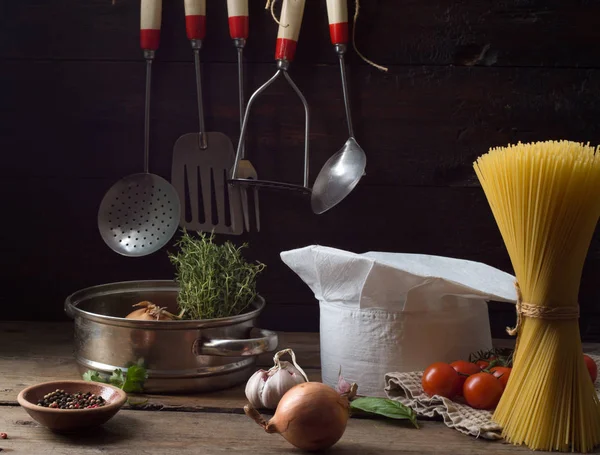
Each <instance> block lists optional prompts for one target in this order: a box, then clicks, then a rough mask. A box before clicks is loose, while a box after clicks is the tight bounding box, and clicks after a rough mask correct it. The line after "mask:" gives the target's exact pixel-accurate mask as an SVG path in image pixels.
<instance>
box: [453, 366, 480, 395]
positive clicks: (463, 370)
mask: <svg viewBox="0 0 600 455" xmlns="http://www.w3.org/2000/svg"><path fill="white" fill-rule="evenodd" d="M450 366H451V367H452V368H454V369H455V370H456V372H457V373H458V378H459V380H460V387H459V389H458V395H462V388H463V385H464V383H465V381H466V380H467V378H468V377H469V376H471V375H472V374H475V373H479V372H481V368H479V367H478V366H477V365H475V364H474V363H471V362H467V361H466V360H457V361H455V362H452V363H451V364H450Z"/></svg>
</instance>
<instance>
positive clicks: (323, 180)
mask: <svg viewBox="0 0 600 455" xmlns="http://www.w3.org/2000/svg"><path fill="white" fill-rule="evenodd" d="M327 16H328V18H329V34H330V36H331V43H332V44H333V45H334V46H335V51H336V53H337V54H338V56H339V59H340V71H341V76H342V91H343V94H344V107H345V108H346V122H347V123H348V134H349V136H350V137H349V138H348V140H347V141H346V143H345V144H344V145H343V147H342V148H341V149H340V150H339V151H338V152H336V153H335V154H334V155H333V156H331V158H329V159H328V160H327V161H326V162H325V164H324V165H323V168H322V169H321V171H320V172H319V175H317V178H316V179H315V182H314V183H313V188H312V194H311V198H310V204H311V207H312V210H313V212H314V213H317V214H321V213H324V212H326V211H327V210H329V209H331V208H332V207H334V206H336V205H337V204H339V203H340V202H341V201H342V200H343V199H344V198H345V197H346V196H348V194H350V193H351V192H352V190H353V189H354V187H355V186H356V185H357V184H358V182H359V180H360V179H361V178H362V176H363V175H365V167H366V165H367V157H366V155H365V152H364V150H363V149H362V148H361V147H360V145H358V142H356V139H355V138H354V129H353V128H352V117H351V115H350V100H349V99H348V98H349V97H348V84H347V81H346V65H345V64H344V54H345V53H346V45H347V43H348V4H347V0H327Z"/></svg>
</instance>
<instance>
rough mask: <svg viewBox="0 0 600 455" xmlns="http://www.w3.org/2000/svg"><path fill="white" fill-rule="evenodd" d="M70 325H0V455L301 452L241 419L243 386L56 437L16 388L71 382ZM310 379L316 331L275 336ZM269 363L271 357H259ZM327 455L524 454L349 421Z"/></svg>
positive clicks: (166, 402) (166, 401) (163, 402)
mask: <svg viewBox="0 0 600 455" xmlns="http://www.w3.org/2000/svg"><path fill="white" fill-rule="evenodd" d="M72 337H73V334H72V324H71V323H23V322H2V323H0V432H6V433H7V434H8V439H6V440H2V439H0V450H1V451H2V455H4V453H15V454H17V453H18V454H28V455H29V454H31V455H35V454H48V453H51V454H56V455H86V454H98V453H119V454H121V455H126V454H135V455H139V454H177V455H184V454H203V455H211V454H223V453H224V452H226V451H227V452H232V453H242V454H246V453H247V454H253V453H257V454H261V455H266V454H271V453H290V454H292V453H301V452H300V451H298V450H297V449H295V448H293V447H292V446H290V445H289V444H288V443H287V442H286V441H285V440H284V439H283V438H282V437H281V436H279V435H269V434H266V433H265V432H264V431H263V430H262V429H261V428H259V427H258V426H257V425H256V424H255V423H254V422H252V421H251V420H250V419H248V418H247V417H246V416H245V415H244V414H243V410H242V407H243V405H244V404H245V403H246V399H245V396H244V391H243V390H244V388H243V385H241V386H238V387H234V388H232V389H229V390H225V391H221V392H216V393H207V394H198V395H185V396H176V395H147V396H146V397H147V398H148V400H149V401H148V403H147V404H146V405H145V406H144V407H143V408H142V409H131V408H129V407H128V406H125V407H124V408H123V409H122V410H121V411H120V412H119V413H118V414H117V415H116V416H115V417H114V418H113V419H111V420H110V421H109V422H107V423H106V424H105V425H103V426H102V427H99V428H96V429H94V430H93V431H89V432H85V433H80V434H77V435H70V436H66V435H59V434H55V433H52V432H50V431H48V430H47V429H46V428H45V427H42V426H40V425H38V424H37V423H36V422H35V421H33V420H32V419H31V418H30V417H29V415H28V414H27V413H26V412H25V411H24V410H23V409H21V408H20V406H19V405H18V404H17V401H16V397H17V394H18V393H19V391H20V390H21V389H23V388H24V387H26V386H29V385H31V384H35V383H38V382H42V381H51V380H57V379H79V374H78V371H77V368H76V366H75V363H74V360H73V356H72V346H73V339H72ZM280 346H281V347H291V348H292V349H294V351H295V352H296V354H297V356H298V359H299V360H298V361H299V363H300V364H301V365H302V366H303V367H304V368H305V369H306V372H307V374H308V375H309V377H310V378H311V379H312V380H319V378H320V372H319V340H318V335H317V334H316V333H281V334H280ZM259 364H260V365H262V366H267V365H269V366H270V365H272V355H266V356H263V357H261V358H260V359H259ZM330 451H331V453H348V454H388V453H411V454H432V453H446V454H448V453H460V454H461V455H467V454H483V453H485V454H486V455H493V454H508V453H518V452H520V453H526V452H529V450H528V449H526V448H522V447H515V446H512V445H508V444H504V443H502V442H490V441H485V440H478V439H475V438H472V437H469V436H465V435H463V434H461V433H459V432H457V431H454V430H451V429H449V428H447V427H446V426H445V425H444V424H443V423H441V422H437V421H423V422H421V428H420V429H415V428H413V427H411V426H409V425H406V424H404V423H400V424H399V423H394V422H390V421H385V420H367V419H350V422H349V424H348V428H347V430H346V433H345V434H344V436H343V437H342V439H341V440H340V441H339V442H338V443H337V444H336V445H335V446H334V447H333V448H332V449H331V450H330Z"/></svg>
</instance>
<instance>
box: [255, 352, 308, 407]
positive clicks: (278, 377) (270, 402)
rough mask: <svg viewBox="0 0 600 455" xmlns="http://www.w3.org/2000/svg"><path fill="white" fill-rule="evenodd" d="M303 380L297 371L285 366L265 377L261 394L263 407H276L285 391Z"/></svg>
mask: <svg viewBox="0 0 600 455" xmlns="http://www.w3.org/2000/svg"><path fill="white" fill-rule="evenodd" d="M281 363H283V362H281ZM282 366H283V365H282ZM294 370H295V369H294ZM303 382H306V381H305V380H304V378H303V377H302V375H301V374H300V373H299V372H296V371H291V370H288V369H287V368H282V369H280V370H278V371H276V372H274V373H273V374H272V375H270V376H269V378H268V379H267V381H266V383H265V386H264V388H263V391H262V394H261V401H262V404H263V407H265V408H267V409H275V408H277V405H278V404H279V401H280V400H281V398H282V397H283V396H284V395H285V393H286V392H287V391H288V390H290V389H291V388H292V387H294V386H295V385H297V384H301V383H303Z"/></svg>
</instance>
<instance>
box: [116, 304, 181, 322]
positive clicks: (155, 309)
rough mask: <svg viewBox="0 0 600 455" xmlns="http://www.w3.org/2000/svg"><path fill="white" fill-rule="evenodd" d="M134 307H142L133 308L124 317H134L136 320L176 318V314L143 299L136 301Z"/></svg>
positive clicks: (168, 319) (169, 319) (167, 319)
mask: <svg viewBox="0 0 600 455" xmlns="http://www.w3.org/2000/svg"><path fill="white" fill-rule="evenodd" d="M133 306H134V307H136V306H139V307H142V308H140V309H138V310H134V311H132V312H131V313H129V314H128V315H127V316H125V318H126V319H135V320H138V321H171V320H173V319H177V316H175V315H174V314H171V313H169V312H168V311H167V310H165V309H164V308H161V307H159V306H156V305H154V304H153V303H152V302H148V301H144V302H140V303H136V304H135V305H133Z"/></svg>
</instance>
